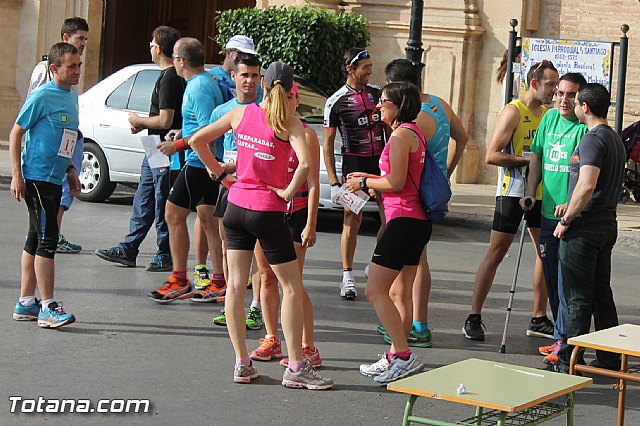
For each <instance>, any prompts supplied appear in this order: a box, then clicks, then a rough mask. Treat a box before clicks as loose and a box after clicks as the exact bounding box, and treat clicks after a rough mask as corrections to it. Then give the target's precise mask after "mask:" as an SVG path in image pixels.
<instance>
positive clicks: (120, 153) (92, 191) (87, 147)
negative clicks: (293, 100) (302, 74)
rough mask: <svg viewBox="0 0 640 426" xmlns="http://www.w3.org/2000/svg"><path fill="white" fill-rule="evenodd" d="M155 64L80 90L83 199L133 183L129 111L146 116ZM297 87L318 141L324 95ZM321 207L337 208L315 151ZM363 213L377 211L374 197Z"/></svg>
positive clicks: (136, 152) (137, 152)
mask: <svg viewBox="0 0 640 426" xmlns="http://www.w3.org/2000/svg"><path fill="white" fill-rule="evenodd" d="M159 74H160V69H159V68H158V67H157V66H156V65H154V64H139V65H131V66H128V67H125V68H123V69H121V70H120V71H117V72H115V73H114V74H112V75H110V76H109V77H107V78H105V79H104V80H102V81H101V82H99V83H98V84H96V85H95V86H93V87H92V88H91V89H89V90H87V91H86V92H85V93H83V94H82V95H80V100H79V102H80V131H81V132H82V134H83V135H84V149H83V151H84V161H83V162H82V169H81V170H80V174H79V176H80V183H81V185H82V192H81V194H80V195H79V196H78V198H80V199H81V200H83V201H93V202H99V201H104V200H106V199H107V198H109V197H110V196H111V194H112V193H113V191H114V190H115V187H116V184H118V183H124V184H137V183H138V182H139V181H140V164H141V163H142V159H143V157H144V149H143V148H142V143H141V142H140V136H141V135H145V134H146V131H143V132H141V133H138V134H136V135H133V134H131V131H130V128H129V121H128V114H129V113H130V112H135V113H137V114H139V115H141V116H148V114H149V107H150V105H151V93H152V92H153V87H154V85H155V82H156V79H157V78H158V75H159ZM296 81H297V84H298V88H299V91H300V106H299V108H298V112H299V115H300V118H301V119H302V120H303V121H305V122H306V123H307V124H309V126H311V127H312V128H313V129H314V130H315V131H316V133H317V134H318V139H319V140H320V143H322V120H323V111H324V104H325V102H326V99H327V98H326V96H325V95H324V94H323V93H322V92H321V91H320V90H318V89H317V88H315V87H314V86H313V85H312V84H310V83H309V82H307V81H305V80H304V79H302V78H298V77H296ZM335 145H336V146H335V151H336V153H335V156H336V168H337V170H341V158H342V156H341V155H340V147H341V140H340V137H339V135H338V136H337V137H336V144H335ZM320 208H321V209H330V210H331V209H336V210H341V209H342V207H340V206H338V205H336V204H334V203H333V202H332V201H331V188H330V186H329V180H328V177H327V171H326V168H325V166H324V160H323V158H322V155H320ZM364 211H365V212H376V211H377V206H376V205H375V203H373V202H369V203H367V205H366V206H365V207H364Z"/></svg>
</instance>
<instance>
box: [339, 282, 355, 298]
mask: <svg viewBox="0 0 640 426" xmlns="http://www.w3.org/2000/svg"><path fill="white" fill-rule="evenodd" d="M357 295H358V293H357V292H356V281H355V280H350V279H346V280H342V284H341V285H340V296H342V297H344V298H345V299H347V300H353V299H355V298H356V296H357Z"/></svg>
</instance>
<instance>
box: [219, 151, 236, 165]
mask: <svg viewBox="0 0 640 426" xmlns="http://www.w3.org/2000/svg"><path fill="white" fill-rule="evenodd" d="M237 159H238V151H235V150H230V149H225V150H224V156H223V157H222V161H224V162H225V163H235V162H236V160H237Z"/></svg>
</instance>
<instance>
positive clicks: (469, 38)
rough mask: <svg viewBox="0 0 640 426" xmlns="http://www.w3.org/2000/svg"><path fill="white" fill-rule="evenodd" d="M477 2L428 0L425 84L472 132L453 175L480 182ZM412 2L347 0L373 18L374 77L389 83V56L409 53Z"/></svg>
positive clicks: (356, 10) (424, 25) (424, 35)
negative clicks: (476, 128) (476, 133)
mask: <svg viewBox="0 0 640 426" xmlns="http://www.w3.org/2000/svg"><path fill="white" fill-rule="evenodd" d="M476 3H477V1H476V0H426V1H425V7H424V14H423V15H424V16H423V21H422V43H423V48H424V55H423V59H422V62H423V63H424V64H425V68H424V74H423V90H424V91H425V92H427V93H432V94H434V95H436V96H439V97H441V98H442V99H444V100H445V101H446V102H447V103H449V104H450V105H451V107H452V109H453V110H454V111H455V112H456V114H458V116H459V117H460V119H461V120H462V123H463V125H464V127H465V129H466V130H467V132H469V135H470V139H469V142H468V144H467V148H466V150H465V152H464V154H463V156H462V160H461V162H460V164H459V165H458V168H457V169H456V173H455V175H454V180H455V181H456V182H458V183H475V182H477V178H478V171H479V152H480V150H479V147H478V142H477V140H476V138H475V137H474V131H473V128H472V127H473V124H474V113H475V108H476V81H475V80H476V77H475V75H474V73H475V71H476V69H477V61H478V52H479V51H480V49H481V47H482V43H481V40H482V39H483V37H484V34H485V29H484V28H483V27H482V25H481V24H480V15H479V11H478V7H477V4H476ZM409 6H410V4H409V3H408V2H407V1H406V0H386V1H385V2H384V3H382V2H379V1H377V0H350V1H349V2H348V7H347V10H349V11H351V12H353V13H359V14H362V15H363V16H365V17H366V18H367V19H369V21H370V22H371V25H370V27H369V31H370V33H371V45H370V46H369V51H370V52H371V56H372V59H373V62H374V75H373V76H372V82H374V83H377V84H383V83H384V75H383V69H384V66H385V65H386V64H387V63H388V62H389V61H391V60H393V59H396V58H404V57H405V51H404V49H405V47H406V45H407V40H408V37H409V21H410V16H411V8H410V7H409Z"/></svg>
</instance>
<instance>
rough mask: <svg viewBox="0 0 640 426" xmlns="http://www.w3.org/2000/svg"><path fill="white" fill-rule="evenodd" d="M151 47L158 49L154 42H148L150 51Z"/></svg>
mask: <svg viewBox="0 0 640 426" xmlns="http://www.w3.org/2000/svg"><path fill="white" fill-rule="evenodd" d="M152 47H160V46H158V45H157V44H155V43H154V42H152V41H150V42H149V49H151V48H152Z"/></svg>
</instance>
